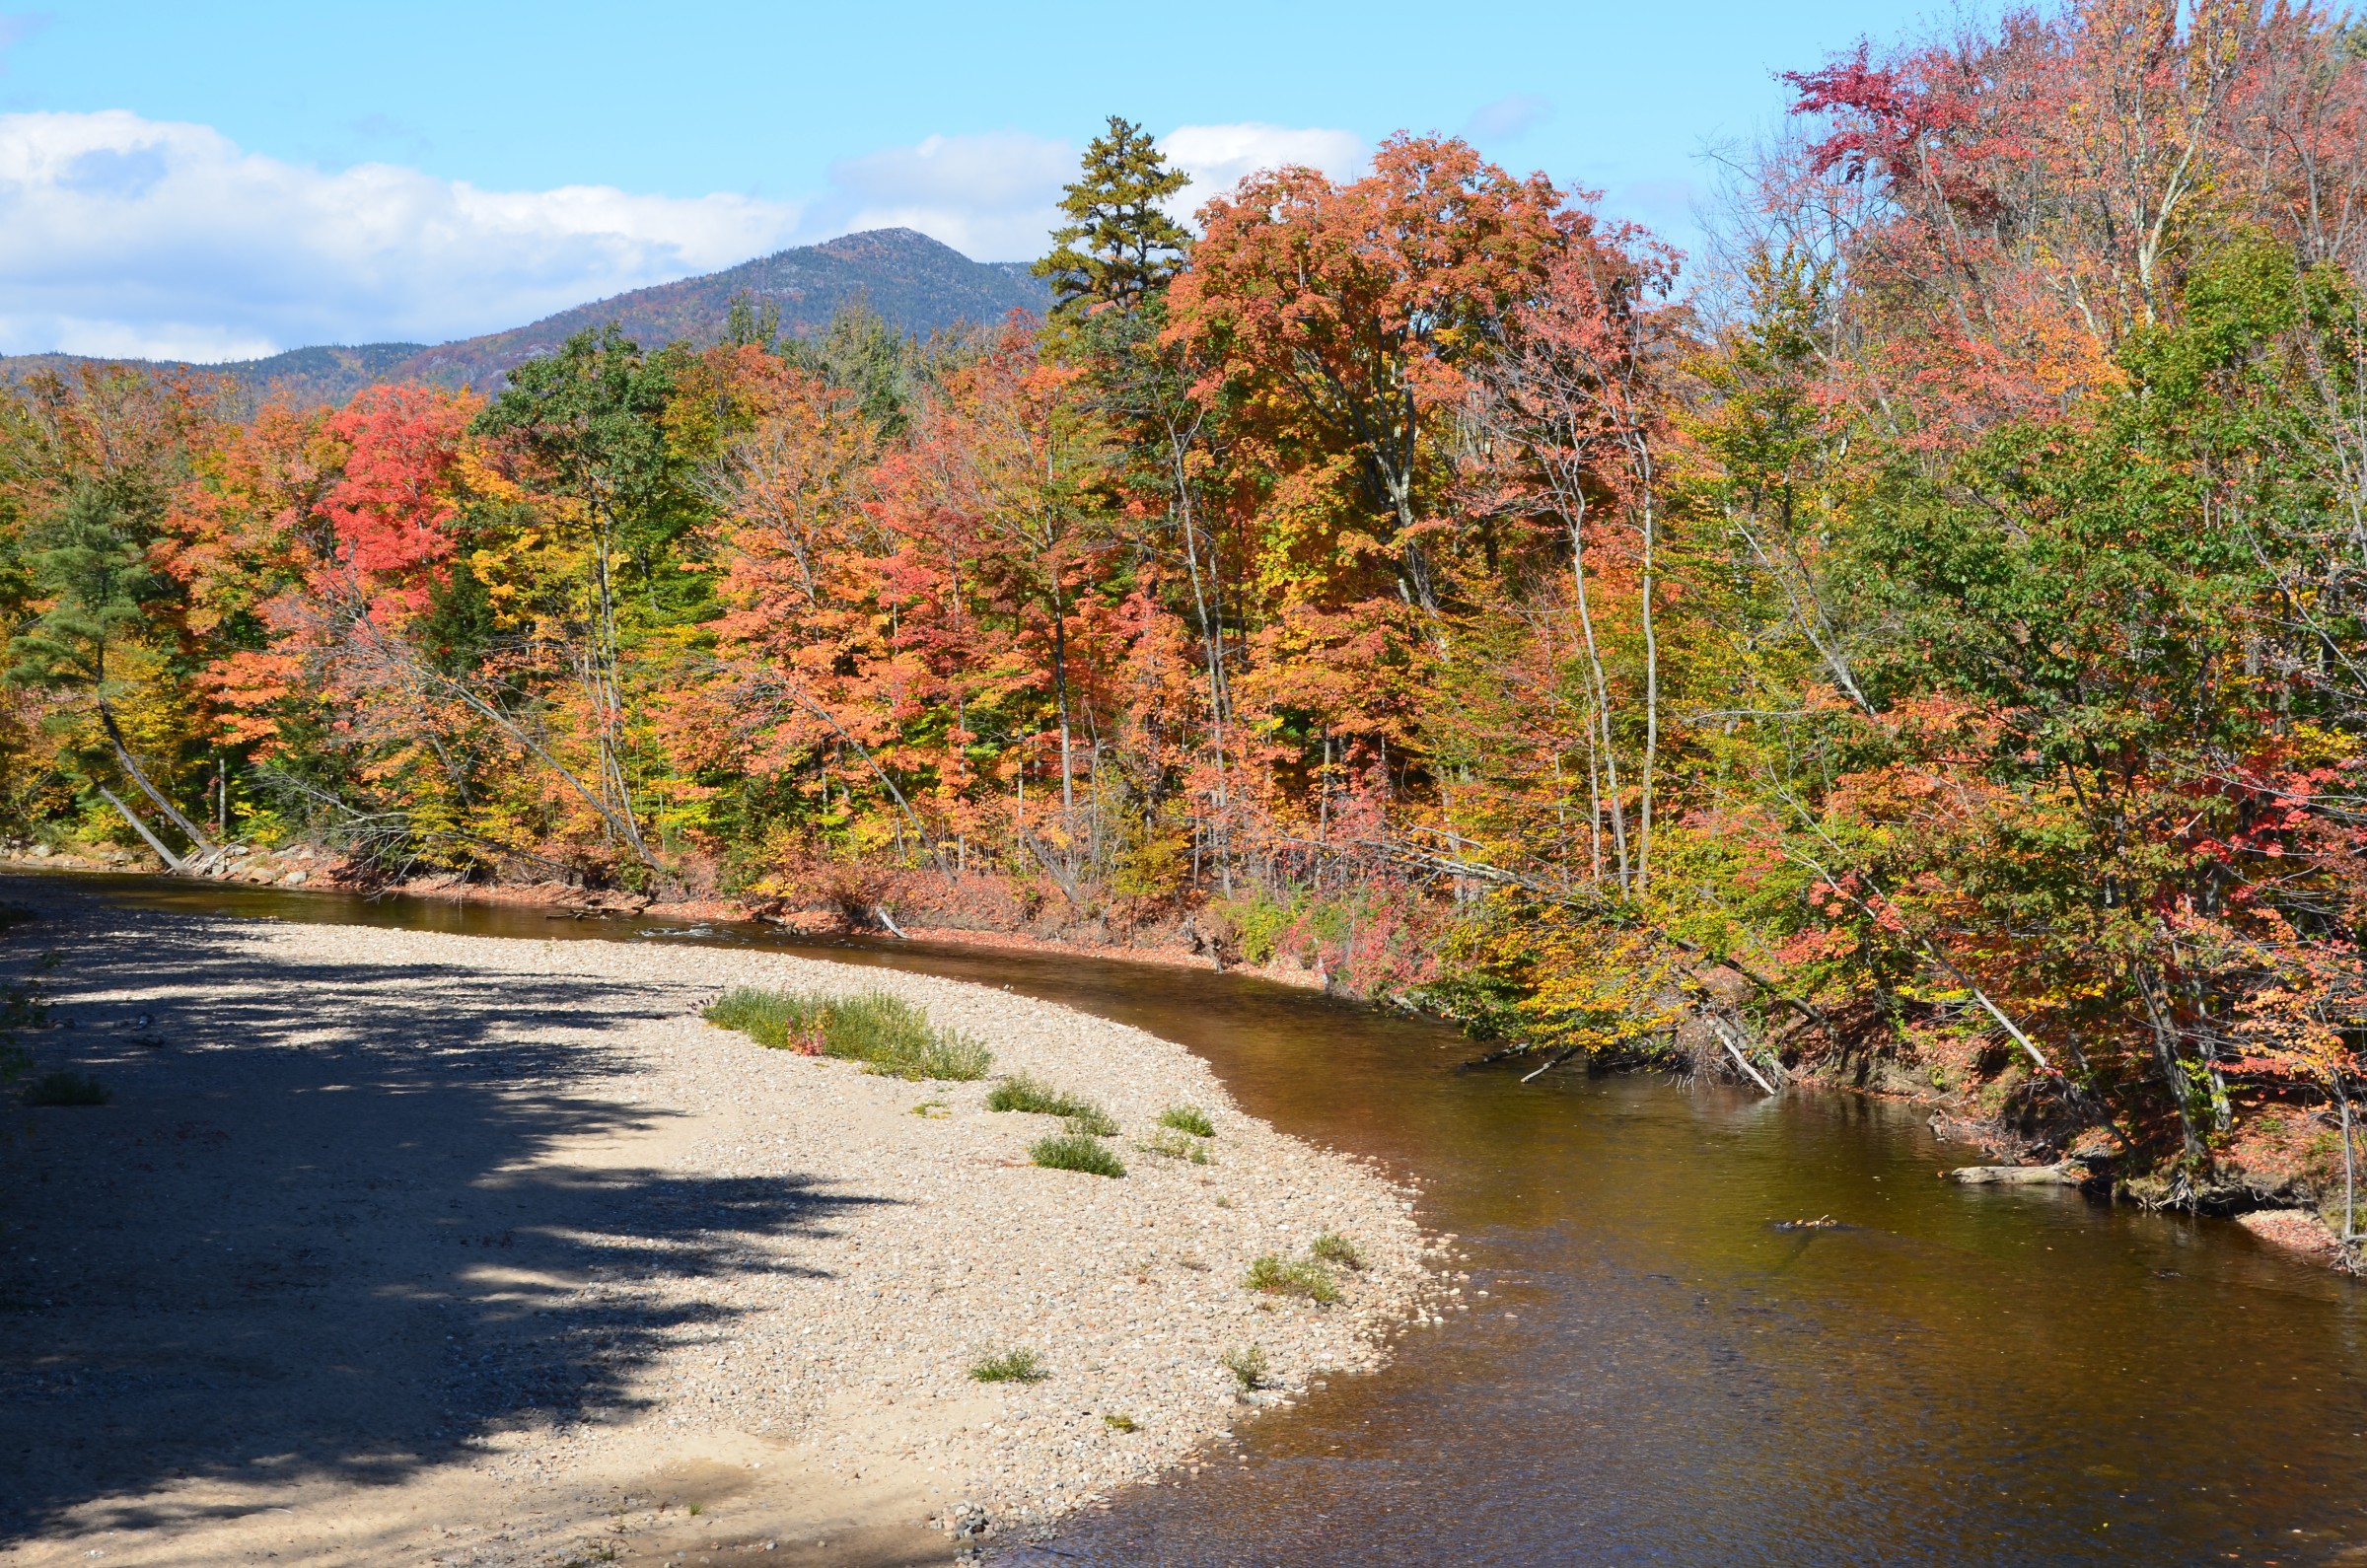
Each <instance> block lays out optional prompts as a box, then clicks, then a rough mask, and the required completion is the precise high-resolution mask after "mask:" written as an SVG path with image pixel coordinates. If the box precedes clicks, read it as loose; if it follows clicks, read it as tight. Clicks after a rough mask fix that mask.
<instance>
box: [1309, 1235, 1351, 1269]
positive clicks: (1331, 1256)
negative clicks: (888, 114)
mask: <svg viewBox="0 0 2367 1568" xmlns="http://www.w3.org/2000/svg"><path fill="white" fill-rule="evenodd" d="M1307 1250H1308V1251H1310V1252H1312V1253H1314V1254H1315V1256H1316V1257H1317V1259H1318V1260H1319V1261H1322V1262H1326V1263H1335V1264H1337V1265H1338V1266H1339V1267H1341V1268H1355V1269H1361V1268H1362V1267H1364V1249H1363V1248H1362V1247H1358V1246H1357V1245H1356V1244H1355V1243H1354V1242H1351V1241H1349V1240H1348V1239H1347V1238H1346V1237H1344V1236H1342V1235H1340V1234H1339V1233H1338V1232H1337V1231H1326V1232H1325V1233H1324V1234H1323V1235H1321V1236H1319V1237H1317V1238H1316V1239H1315V1245H1314V1246H1313V1247H1308V1248H1307Z"/></svg>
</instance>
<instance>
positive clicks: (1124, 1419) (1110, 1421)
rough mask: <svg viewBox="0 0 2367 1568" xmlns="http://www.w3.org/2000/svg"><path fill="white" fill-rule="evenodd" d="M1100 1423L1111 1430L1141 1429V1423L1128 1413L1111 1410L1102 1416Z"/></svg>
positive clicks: (1131, 1430)
mask: <svg viewBox="0 0 2367 1568" xmlns="http://www.w3.org/2000/svg"><path fill="white" fill-rule="evenodd" d="M1102 1425H1104V1426H1106V1427H1108V1428H1109V1429H1110V1430H1111V1431H1112V1432H1134V1431H1139V1430H1140V1429H1141V1425H1142V1423H1140V1422H1139V1421H1136V1420H1135V1419H1134V1418H1133V1417H1132V1416H1130V1415H1119V1414H1117V1413H1115V1412H1114V1411H1112V1412H1111V1413H1109V1414H1106V1415H1104V1416H1103V1417H1102Z"/></svg>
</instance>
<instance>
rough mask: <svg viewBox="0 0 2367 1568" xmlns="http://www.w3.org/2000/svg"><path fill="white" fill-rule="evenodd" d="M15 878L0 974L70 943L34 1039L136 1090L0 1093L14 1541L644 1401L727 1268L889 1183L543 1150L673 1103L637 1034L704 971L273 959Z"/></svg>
mask: <svg viewBox="0 0 2367 1568" xmlns="http://www.w3.org/2000/svg"><path fill="white" fill-rule="evenodd" d="M0 896H4V897H10V898H13V899H14V900H16V901H19V902H24V903H28V904H33V905H35V906H36V907H43V906H45V907H43V912H44V914H45V915H46V916H48V917H47V918H44V919H42V920H40V921H38V922H36V923H35V924H33V925H31V926H27V927H20V928H18V929H17V930H16V931H15V932H14V933H13V934H12V935H10V936H9V937H8V938H7V939H5V943H4V944H0V973H4V974H6V975H7V976H10V977H13V976H15V975H17V974H19V973H22V972H24V971H25V970H26V969H27V968H30V967H31V964H32V962H33V961H34V960H35V959H36V957H37V956H38V955H39V954H40V953H42V952H44V951H55V952H57V953H59V954H60V955H61V962H60V963H59V965H58V967H57V968H56V969H55V970H53V971H52V973H51V975H50V979H49V993H50V995H51V997H52V999H53V1001H54V1002H55V1004H56V1010H57V1013H58V1014H59V1015H60V1016H61V1017H62V1018H64V1019H66V1020H70V1021H71V1027H70V1028H55V1029H52V1030H50V1031H48V1032H45V1033H41V1034H40V1035H38V1036H37V1037H36V1040H35V1044H36V1054H37V1056H38V1057H39V1065H40V1066H41V1067H42V1068H44V1069H46V1068H51V1067H58V1066H71V1067H74V1068H77V1069H79V1070H82V1071H86V1072H89V1073H91V1074H93V1075H95V1076H97V1077H99V1078H100V1079H102V1080H103V1081H104V1082H105V1083H106V1084H108V1086H109V1087H110V1088H111V1089H112V1090H113V1092H114V1099H113V1102H112V1104H110V1105H105V1106H100V1107H93V1108H63V1107H60V1108H51V1109H40V1110H28V1109H21V1108H18V1107H15V1106H14V1105H11V1106H10V1107H9V1108H8V1109H6V1110H4V1111H0V1127H5V1130H6V1141H5V1142H0V1473H6V1474H7V1475H8V1476H9V1483H8V1484H7V1485H6V1486H0V1541H5V1540H11V1539H17V1538H22V1537H23V1536H25V1535H27V1534H30V1533H35V1532H43V1531H45V1530H50V1529H55V1528H58V1527H59V1526H60V1525H62V1523H63V1516H64V1515H65V1514H67V1513H68V1512H69V1511H73V1512H74V1516H75V1524H76V1525H77V1526H78V1527H80V1528H84V1529H104V1528H109V1527H122V1528H137V1527H140V1526H142V1525H149V1524H160V1523H165V1522H167V1521H168V1519H180V1520H187V1519H189V1518H190V1517H191V1516H190V1514H189V1512H188V1511H187V1510H186V1509H185V1508H183V1507H182V1506H181V1505H179V1504H176V1503H173V1502H171V1501H170V1500H169V1495H168V1497H167V1498H162V1499H151V1500H150V1501H146V1502H143V1501H141V1499H143V1498H147V1497H148V1496H149V1494H151V1493H155V1492H157V1491H159V1489H160V1488H169V1487H170V1484H171V1483H172V1482H174V1481H176V1480H179V1479H181V1478H184V1477H187V1478H199V1479H207V1478H213V1479H224V1480H234V1479H236V1480H249V1481H258V1482H264V1481H279V1482H285V1481H293V1480H297V1479H301V1478H304V1477H307V1476H335V1477H341V1478H344V1479H346V1480H349V1481H351V1482H354V1483H361V1484H368V1483H377V1482H391V1481H395V1480H399V1479H401V1478H403V1477H404V1476H405V1475H406V1474H408V1473H409V1472H411V1471H413V1470H416V1469H418V1468H420V1467H422V1466H426V1465H430V1464H435V1463H440V1462H443V1461H450V1460H452V1459H454V1458H456V1457H458V1456H460V1455H461V1454H463V1453H465V1452H466V1451H467V1450H469V1449H470V1448H471V1447H472V1446H473V1445H475V1444H477V1443H478V1442H479V1441H481V1440H482V1439H483V1438H485V1437H486V1436H487V1435H489V1434H491V1433H494V1432H497V1431H499V1430H502V1429H504V1428H507V1427H512V1426H517V1425H523V1424H529V1423H538V1422H544V1421H548V1422H558V1423H571V1422H599V1421H604V1420H613V1419H616V1418H619V1417H621V1416H626V1415H629V1414H631V1413H632V1412H631V1410H630V1409H629V1407H628V1399H629V1397H630V1396H629V1395H628V1393H627V1391H626V1390H627V1389H628V1387H629V1385H630V1383H631V1380H632V1377H633V1374H634V1373H635V1371H636V1370H637V1369H638V1368H639V1367H641V1366H642V1365H643V1364H644V1363H645V1362H647V1361H648V1359H649V1358H650V1357H651V1356H652V1355H653V1354H655V1353H656V1352H657V1351H658V1350H659V1349H660V1348H661V1347H662V1346H666V1345H674V1344H681V1343H683V1342H685V1341H695V1340H698V1339H702V1338H720V1337H722V1336H725V1335H727V1334H728V1333H729V1330H730V1326H731V1319H732V1318H733V1316H734V1314H733V1313H732V1311H731V1310H730V1309H729V1308H727V1307H725V1306H722V1305H718V1304H716V1303H714V1302H712V1301H706V1302H702V1301H701V1300H700V1298H701V1297H702V1296H707V1297H711V1296H713V1295H716V1294H719V1292H717V1291H715V1290H712V1289H704V1290H702V1288H701V1283H700V1282H701V1281H706V1282H710V1283H714V1282H720V1281H723V1280H725V1279H726V1278H727V1277H729V1276H733V1275H739V1274H746V1273H751V1272H757V1271H779V1270H781V1269H782V1268H784V1267H785V1266H786V1265H784V1264H783V1263H782V1262H781V1261H780V1260H779V1254H778V1252H777V1250H775V1249H773V1248H771V1247H765V1246H760V1245H758V1243H759V1242H760V1241H761V1240H768V1239H778V1238H782V1237H795V1236H799V1235H817V1234H823V1233H824V1232H825V1230H826V1228H827V1227H828V1226H829V1224H830V1222H831V1218H832V1216H833V1215H834V1214H836V1213H838V1212H839V1211H842V1210H845V1209H847V1208H849V1207H850V1206H855V1205H863V1204H868V1203H872V1202H877V1201H881V1200H878V1199H874V1198H869V1197H866V1196H863V1195H861V1194H851V1193H847V1192H843V1191H825V1190H820V1189H818V1187H817V1185H816V1184H815V1183H813V1182H811V1181H809V1180H807V1179H805V1178H801V1177H800V1176H797V1175H795V1174H780V1175H773V1176H761V1177H753V1178H744V1179H724V1178H702V1177H697V1176H683V1175H681V1174H680V1173H677V1172H664V1171H658V1170H651V1169H634V1168H631V1167H626V1166H618V1165H612V1164H608V1163H604V1160H603V1159H602V1158H595V1159H591V1160H586V1161H584V1162H582V1163H576V1162H575V1161H573V1160H571V1159H569V1158H567V1157H565V1155H562V1157H561V1158H560V1159H557V1160H552V1159H549V1158H548V1157H549V1156H551V1155H552V1154H553V1153H554V1151H555V1150H556V1148H557V1146H558V1145H560V1144H561V1143H562V1142H563V1141H564V1140H571V1139H584V1138H597V1137H598V1136H599V1135H604V1134H608V1135H615V1134H630V1133H633V1132H636V1131H641V1130H648V1129H653V1128H656V1127H658V1126H659V1125H660V1121H661V1118H663V1117H665V1116H666V1115H668V1114H669V1113H668V1112H666V1111H664V1110H661V1109H655V1108H651V1107H647V1106H642V1105H634V1104H630V1103H629V1102H628V1101H627V1099H626V1098H625V1097H624V1095H623V1093H621V1092H620V1090H619V1088H618V1086H617V1085H616V1084H615V1082H614V1080H615V1079H616V1078H617V1077H618V1076H619V1075H620V1074H622V1073H624V1072H626V1071H627V1070H629V1066H630V1064H629V1062H628V1061H627V1059H626V1057H625V1055H624V1053H623V1052H622V1051H620V1050H619V1049H618V1048H617V1046H616V1043H615V1036H616V1034H617V1033H619V1032H620V1031H621V1030H623V1029H624V1028H626V1027H629V1026H631V1025H634V1024H637V1023H641V1022H644V1021H646V1020H649V1019H652V1018H657V1017H664V1016H667V1015H679V1014H680V1013H681V1012H683V1011H685V1010H686V1009H687V1008H688V1007H689V1006H690V1005H691V1002H692V1000H693V999H692V997H691V996H690V994H689V993H688V992H687V991H681V992H675V991H668V990H664V989H660V988H653V987H650V986H644V985H626V984H618V983H613V982H610V981H604V980H600V979H596V978H591V977H576V976H504V975H480V974H476V973H472V972H469V971H467V970H464V969H459V968H453V967H447V966H442V965H438V964H433V963H409V964H402V963H392V964H390V963H367V964H361V963H356V964H350V965H349V964H341V963H336V962H300V961H291V960H281V959H264V958H261V957H259V956H257V955H256V954H255V953H253V952H252V951H251V950H250V949H249V948H247V947H246V946H245V945H244V944H242V943H241V942H239V941H238V940H236V937H235V928H233V927H229V926H225V925H222V924H219V923H216V922H211V921H204V920H185V919H179V918H173V917H164V916H157V915H151V914H141V913H137V912H126V911H122V910H116V909H110V908H108V907H106V906H105V905H104V904H101V903H99V902H97V901H94V900H87V899H82V898H77V897H75V896H73V895H72V894H70V893H61V892H60V891H57V890H55V889H54V888H51V887H44V886H42V885H39V884H37V883H9V882H7V881H6V880H0ZM110 992H114V993H123V994H120V995H116V996H111V997H110V996H108V995H107V993H110ZM586 1147H587V1148H589V1147H591V1146H589V1145H587V1146H586ZM626 1157H627V1158H629V1155H627V1156H626ZM605 1158H606V1159H607V1160H613V1159H615V1158H617V1156H616V1155H615V1154H614V1153H613V1152H610V1153H609V1154H608V1155H607V1156H606V1157H605ZM661 1281H663V1282H664V1283H663V1287H662V1288H661V1286H660V1284H659V1283H658V1282H661ZM94 1505H96V1506H94ZM231 1511H232V1512H244V1511H245V1509H243V1508H241V1509H234V1510H231Z"/></svg>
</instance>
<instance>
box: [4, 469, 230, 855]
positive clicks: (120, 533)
mask: <svg viewBox="0 0 2367 1568" xmlns="http://www.w3.org/2000/svg"><path fill="white" fill-rule="evenodd" d="M155 511H156V509H155V507H154V506H153V505H152V504H143V503H142V502H140V501H138V500H136V499H133V498H130V497H127V496H126V495H125V494H124V493H122V487H120V486H110V485H108V484H106V483H104V482H85V483H81V484H77V485H76V486H75V487H74V488H73V489H71V490H69V491H68V492H67V494H66V496H65V499H64V500H63V501H62V502H61V503H60V504H59V505H58V506H56V507H55V508H53V509H52V510H50V511H49V512H48V513H47V514H46V515H45V516H42V517H41V518H39V519H37V520H36V522H35V523H34V525H33V526H32V527H31V528H30V529H29V530H27V532H26V534H25V535H24V537H23V538H22V540H21V541H20V542H19V545H18V554H19V558H20V564H21V567H22V569H23V570H24V571H25V573H26V576H27V578H28V580H29V583H30V586H31V588H32V590H33V594H34V597H35V601H36V603H39V604H44V605H45V606H47V607H46V608H43V609H41V610H40V611H39V612H38V613H37V614H36V615H35V616H34V617H33V618H32V619H31V620H30V621H29V622H28V623H27V624H26V625H25V626H24V628H23V629H22V630H20V631H19V632H18V633H17V635H16V636H14V637H13V638H11V639H10V640H9V644H8V656H9V666H8V679H9V681H10V683H12V684H15V685H20V686H29V687H35V688H39V689H46V690H53V691H69V692H79V693H81V694H82V695H84V696H85V697H86V698H87V699H88V700H89V702H90V704H91V707H92V710H93V711H94V712H95V713H96V714H97V716H98V719H99V727H100V729H101V731H102V732H103V733H104V734H105V735H106V738H107V743H108V748H110V749H111V750H112V751H113V753H114V757H115V761H116V763H117V765H118V766H120V767H121V768H122V770H123V773H124V776H125V777H127V778H129V779H130V780H131V781H132V783H133V784H135V785H137V786H138V787H139V789H140V792H141V793H142V794H144V795H146V796H147V797H148V798H149V799H150V800H151V801H153V802H155V803H156V807H157V809H158V810H159V811H161V812H163V813H164V814H165V816H166V817H167V818H169V819H170V820H172V822H173V824H174V825H175V826H176V827H178V828H179V829H180V831H181V832H183V833H184V834H186V835H187V836H188V839H189V841H190V842H191V843H192V844H194V845H195V846H196V847H197V848H198V849H200V850H205V849H210V848H212V847H213V846H212V843H211V841H210V840H208V839H207V837H206V835H205V834H204V833H202V832H201V831H199V830H198V828H197V826H196V824H195V823H194V822H192V821H190V820H188V818H186V817H184V816H183V815H181V813H180V811H179V808H178V807H176V806H175V805H174V804H173V801H172V799H171V797H169V796H168V795H166V794H165V792H164V791H163V790H161V789H159V788H158V787H157V786H156V784H155V782H154V781H153V780H151V779H150V778H149V776H148V773H147V770H146V769H144V768H142V767H141V766H140V764H139V761H138V759H137V758H136V757H134V756H133V754H132V750H131V747H130V744H129V743H128V742H127V741H126V740H125V739H124V736H123V729H122V725H121V724H120V722H118V720H117V717H116V712H115V705H116V703H117V701H118V700H119V698H120V697H121V695H122V691H123V687H124V680H123V669H122V667H123V663H124V661H123V658H122V655H123V654H124V653H125V652H126V651H127V649H128V648H129V647H130V646H131V645H133V644H136V643H137V642H138V641H139V640H140V638H141V635H142V634H143V633H144V632H145V631H146V629H147V626H148V606H149V605H150V603H151V602H152V601H154V600H155V599H157V598H158V597H159V596H160V595H161V594H162V592H163V591H164V587H165V585H164V583H163V580H162V579H160V578H159V577H158V575H157V574H156V573H155V572H154V571H153V570H151V569H150V567H149V564H148V552H147V546H148V543H149V541H150V540H151V539H152V538H153V537H154V536H155V533H156V516H155ZM96 787H97V788H98V790H99V792H100V793H101V794H102V795H104V796H106V798H107V799H108V802H109V803H110V804H111V805H112V806H113V807H114V808H115V810H116V811H118V812H120V813H122V815H123V817H124V819H125V820H127V821H129V822H130V823H131V825H132V826H133V827H134V828H135V829H137V830H138V832H139V834H140V836H141V837H142V838H144V839H146V840H147V841H148V843H149V846H150V847H151V848H153V849H155V850H156V852H157V853H158V855H159V856H161V857H162V858H163V859H164V860H165V862H166V864H168V865H177V864H179V857H177V856H176V855H174V854H173V853H172V852H171V851H170V850H169V849H167V848H166V847H165V845H164V844H163V843H162V842H161V841H160V840H158V838H157V837H156V835H155V834H154V833H153V832H151V831H150V830H149V828H148V827H147V825H146V824H145V823H143V822H142V821H141V820H140V819H139V818H138V817H137V816H135V815H134V814H133V813H132V811H131V810H130V808H128V807H126V806H125V805H124V804H123V802H122V801H121V800H120V799H119V798H118V797H117V796H116V795H115V794H114V792H113V791H111V790H109V789H108V787H107V786H106V785H104V784H98V785H97V786H96Z"/></svg>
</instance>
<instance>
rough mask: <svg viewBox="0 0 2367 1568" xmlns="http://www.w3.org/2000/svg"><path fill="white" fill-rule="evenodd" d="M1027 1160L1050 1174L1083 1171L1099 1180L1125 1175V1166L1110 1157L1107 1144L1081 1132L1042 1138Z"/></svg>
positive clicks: (1033, 1147) (1038, 1140)
mask: <svg viewBox="0 0 2367 1568" xmlns="http://www.w3.org/2000/svg"><path fill="white" fill-rule="evenodd" d="M1028 1158H1029V1159H1031V1160H1033V1161H1035V1162H1036V1163H1037V1164H1038V1165H1040V1166H1042V1167H1043V1168H1044V1169H1045V1170H1047V1171H1082V1172H1084V1173H1085V1174H1086V1175H1087V1176H1124V1175H1125V1174H1126V1167H1125V1162H1123V1161H1121V1160H1120V1159H1118V1157H1117V1156H1116V1155H1114V1154H1112V1153H1111V1152H1110V1146H1109V1145H1108V1144H1106V1143H1104V1142H1102V1140H1101V1139H1099V1138H1095V1137H1090V1136H1088V1135H1087V1134H1085V1133H1081V1132H1064V1133H1061V1134H1060V1135H1059V1136H1058V1137H1056V1138H1039V1139H1037V1140H1036V1142H1035V1143H1034V1144H1032V1145H1030V1146H1029V1149H1028Z"/></svg>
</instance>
